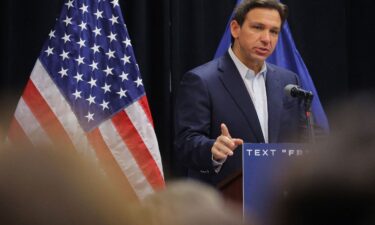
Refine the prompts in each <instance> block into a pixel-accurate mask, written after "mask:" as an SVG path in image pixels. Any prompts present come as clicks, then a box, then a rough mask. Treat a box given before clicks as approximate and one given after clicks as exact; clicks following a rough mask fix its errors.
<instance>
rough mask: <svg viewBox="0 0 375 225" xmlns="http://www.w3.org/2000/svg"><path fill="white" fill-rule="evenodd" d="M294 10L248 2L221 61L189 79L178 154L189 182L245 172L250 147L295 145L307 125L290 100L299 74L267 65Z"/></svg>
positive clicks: (271, 2) (182, 98) (269, 0)
mask: <svg viewBox="0 0 375 225" xmlns="http://www.w3.org/2000/svg"><path fill="white" fill-rule="evenodd" d="M286 15H287V7H286V6H285V5H283V4H281V3H279V2H278V1H277V0H244V1H243V2H242V3H241V4H240V5H239V6H238V7H237V8H236V10H235V13H234V18H233V20H232V21H231V24H230V28H231V34H232V46H231V48H229V50H228V52H227V53H226V54H225V55H224V56H222V57H221V58H218V59H215V60H213V61H210V62H208V63H206V64H204V65H201V66H199V67H197V68H195V69H193V70H191V71H189V72H187V73H186V74H185V75H184V77H183V79H182V81H181V86H180V89H179V93H178V95H177V99H176V100H177V101H176V110H175V113H176V114H175V132H176V133H175V135H176V136H175V145H176V155H177V157H178V159H179V160H180V161H181V163H182V164H183V165H185V166H186V167H187V168H188V176H189V177H192V178H196V179H199V180H201V181H204V182H207V183H210V184H213V185H217V184H218V183H220V181H222V180H223V179H225V178H226V177H228V176H230V175H231V174H233V173H234V172H235V171H238V170H241V164H242V159H241V148H240V146H241V145H242V144H243V142H251V143H275V142H295V141H296V139H295V134H298V133H300V132H301V131H302V130H303V129H302V124H303V115H304V114H303V110H302V107H301V103H300V101H299V100H298V99H295V98H292V97H288V96H286V95H285V94H284V87H285V86H286V85H288V84H297V85H298V79H297V75H296V74H295V73H293V72H291V71H288V70H286V69H283V68H280V67H277V66H275V65H272V64H269V63H266V62H265V60H266V59H267V57H268V56H269V55H271V53H272V52H273V51H274V49H275V47H276V43H277V40H278V36H279V32H280V30H281V27H282V24H283V23H284V21H285V19H286Z"/></svg>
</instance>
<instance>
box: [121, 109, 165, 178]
mask: <svg viewBox="0 0 375 225" xmlns="http://www.w3.org/2000/svg"><path fill="white" fill-rule="evenodd" d="M125 112H126V114H127V115H128V116H129V118H130V120H131V121H132V123H133V126H134V127H135V128H136V129H137V131H138V133H139V135H140V136H141V138H142V140H143V142H144V143H145V145H146V147H147V148H148V150H149V152H150V153H151V155H152V158H153V159H154V161H155V162H156V164H157V166H158V167H159V171H160V173H161V175H162V176H163V166H162V163H161V156H160V151H159V145H158V141H157V139H156V134H155V130H154V128H153V126H152V125H151V123H150V121H149V119H148V117H147V115H146V113H145V111H144V110H143V108H142V106H141V105H140V104H139V102H135V103H134V104H132V105H130V106H128V107H127V108H126V109H125Z"/></svg>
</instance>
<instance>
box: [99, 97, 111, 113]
mask: <svg viewBox="0 0 375 225" xmlns="http://www.w3.org/2000/svg"><path fill="white" fill-rule="evenodd" d="M108 104H109V102H106V101H104V100H103V102H102V104H100V106H101V107H102V110H103V111H104V110H105V109H109V107H108Z"/></svg>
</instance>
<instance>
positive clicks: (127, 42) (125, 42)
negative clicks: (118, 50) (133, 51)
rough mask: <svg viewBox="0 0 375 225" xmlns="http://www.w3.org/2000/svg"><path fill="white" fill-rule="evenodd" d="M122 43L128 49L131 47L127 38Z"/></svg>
mask: <svg viewBox="0 0 375 225" xmlns="http://www.w3.org/2000/svg"><path fill="white" fill-rule="evenodd" d="M122 43H124V44H125V47H126V48H127V47H129V46H132V43H131V41H130V39H129V38H128V37H126V39H125V41H123V42H122Z"/></svg>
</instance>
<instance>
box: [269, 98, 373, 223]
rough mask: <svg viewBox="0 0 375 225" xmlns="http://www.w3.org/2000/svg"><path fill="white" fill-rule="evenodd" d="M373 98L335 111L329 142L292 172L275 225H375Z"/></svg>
mask: <svg viewBox="0 0 375 225" xmlns="http://www.w3.org/2000/svg"><path fill="white" fill-rule="evenodd" d="M374 99H375V97H374V95H362V96H360V97H357V98H355V99H353V100H352V101H347V103H346V104H343V105H341V106H339V107H337V106H336V110H335V112H334V113H331V114H330V115H334V121H333V122H332V128H333V129H332V135H331V136H330V138H329V139H327V141H325V142H324V143H320V144H319V145H316V146H311V147H310V153H309V154H308V155H307V156H306V157H305V158H303V159H302V160H298V161H297V164H296V165H293V166H292V167H291V168H289V172H290V174H289V175H288V176H287V178H286V179H285V183H284V184H283V185H284V186H283V188H284V190H285V193H284V196H280V199H279V201H278V202H279V204H277V205H276V207H275V210H274V212H275V214H274V217H273V220H274V222H273V225H310V224H311V225H312V224H314V225H323V224H324V225H325V224H327V225H328V224H329V225H333V224H340V225H343V224H351V225H354V224H355V225H367V224H375V118H374V116H375V104H374ZM348 102H349V103H348Z"/></svg>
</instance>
